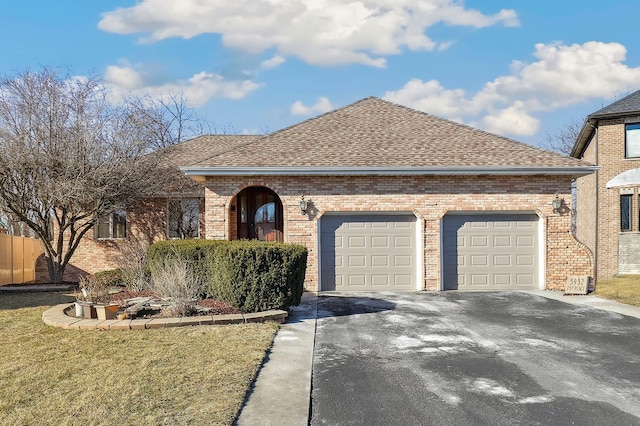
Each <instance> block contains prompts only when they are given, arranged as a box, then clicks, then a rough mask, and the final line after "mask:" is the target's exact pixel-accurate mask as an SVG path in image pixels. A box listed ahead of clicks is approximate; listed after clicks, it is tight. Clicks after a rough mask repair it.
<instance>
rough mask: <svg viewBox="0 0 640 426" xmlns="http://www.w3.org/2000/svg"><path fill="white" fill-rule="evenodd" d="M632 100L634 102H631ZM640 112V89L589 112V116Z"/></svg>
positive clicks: (596, 116)
mask: <svg viewBox="0 0 640 426" xmlns="http://www.w3.org/2000/svg"><path fill="white" fill-rule="evenodd" d="M630 101H632V102H630ZM636 113H640V90H636V91H634V92H632V93H629V94H628V95H627V96H625V97H623V98H620V99H618V100H617V101H615V102H612V103H610V104H609V105H607V106H604V107H602V108H600V109H599V110H597V111H595V112H592V113H591V114H589V118H599V117H604V116H609V115H626V114H636Z"/></svg>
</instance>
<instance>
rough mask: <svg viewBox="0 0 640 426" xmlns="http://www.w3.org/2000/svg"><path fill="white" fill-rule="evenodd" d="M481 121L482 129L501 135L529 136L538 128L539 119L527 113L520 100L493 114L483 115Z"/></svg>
mask: <svg viewBox="0 0 640 426" xmlns="http://www.w3.org/2000/svg"><path fill="white" fill-rule="evenodd" d="M482 123H483V125H482V127H483V128H484V129H486V130H488V131H490V132H493V133H498V134H502V135H504V134H509V135H519V136H530V135H534V134H536V133H537V132H538V129H540V120H538V119H536V118H535V117H532V116H531V115H529V114H528V113H527V111H525V109H524V105H523V104H522V102H520V101H516V102H514V103H513V105H511V106H508V107H507V108H504V109H502V110H499V111H496V112H495V113H493V114H488V115H485V116H484V117H483V118H482Z"/></svg>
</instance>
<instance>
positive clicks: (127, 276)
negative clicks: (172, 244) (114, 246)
mask: <svg viewBox="0 0 640 426" xmlns="http://www.w3.org/2000/svg"><path fill="white" fill-rule="evenodd" d="M148 248H149V247H148V244H145V243H142V242H139V241H134V240H130V241H127V242H126V243H123V244H121V246H120V253H121V257H120V269H121V270H122V279H123V281H124V283H125V285H126V286H127V289H128V290H131V291H136V292H137V291H143V290H149V289H150V288H151V277H150V276H149V271H148V269H147V267H146V265H147V250H148Z"/></svg>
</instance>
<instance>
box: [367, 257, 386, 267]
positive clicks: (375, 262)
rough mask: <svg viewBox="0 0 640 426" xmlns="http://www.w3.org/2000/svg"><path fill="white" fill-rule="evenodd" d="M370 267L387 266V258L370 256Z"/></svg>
mask: <svg viewBox="0 0 640 426" xmlns="http://www.w3.org/2000/svg"><path fill="white" fill-rule="evenodd" d="M371 266H372V267H376V266H382V267H387V266H389V256H381V255H374V256H371Z"/></svg>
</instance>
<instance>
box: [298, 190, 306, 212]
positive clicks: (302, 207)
mask: <svg viewBox="0 0 640 426" xmlns="http://www.w3.org/2000/svg"><path fill="white" fill-rule="evenodd" d="M298 205H299V206H300V213H302V214H303V215H306V214H307V206H308V203H307V200H305V199H304V195H302V196H300V202H299V203H298Z"/></svg>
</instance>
